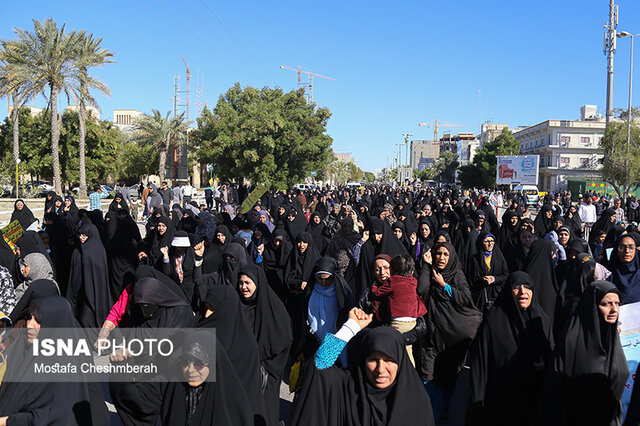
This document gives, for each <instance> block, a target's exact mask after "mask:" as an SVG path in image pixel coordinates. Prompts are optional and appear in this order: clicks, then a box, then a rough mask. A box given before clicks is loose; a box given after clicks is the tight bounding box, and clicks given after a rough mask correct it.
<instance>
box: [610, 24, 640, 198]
mask: <svg viewBox="0 0 640 426" xmlns="http://www.w3.org/2000/svg"><path fill="white" fill-rule="evenodd" d="M638 35H640V34H635V35H633V34H631V33H630V32H628V31H620V32H619V33H617V34H616V37H618V38H622V37H629V38H631V53H630V55H629V109H628V110H627V155H626V156H625V160H624V162H625V165H626V167H625V171H626V173H627V180H629V147H630V146H631V88H632V87H633V39H634V38H635V37H636V36H638ZM625 184H626V186H629V182H625ZM625 189H626V191H629V188H625Z"/></svg>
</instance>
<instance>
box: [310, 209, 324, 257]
mask: <svg viewBox="0 0 640 426" xmlns="http://www.w3.org/2000/svg"><path fill="white" fill-rule="evenodd" d="M316 216H317V217H319V218H320V223H319V224H316V223H315V222H314V221H313V218H314V217H316ZM325 228H326V227H325V224H324V221H323V220H322V215H321V214H320V213H319V212H317V211H316V212H313V213H312V214H311V216H310V218H309V223H308V224H307V232H308V233H310V234H311V237H312V238H313V242H314V243H315V245H316V246H317V247H318V253H324V250H325V249H326V247H327V245H328V244H329V238H328V237H327V232H326V230H325Z"/></svg>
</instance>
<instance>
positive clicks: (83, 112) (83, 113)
mask: <svg viewBox="0 0 640 426" xmlns="http://www.w3.org/2000/svg"><path fill="white" fill-rule="evenodd" d="M101 42H102V38H94V37H93V34H87V33H85V32H84V31H80V32H79V33H78V43H77V45H76V46H75V49H76V51H75V63H74V67H75V68H76V73H75V79H76V85H77V86H76V90H75V93H76V98H77V103H78V119H79V136H78V143H79V149H78V157H79V166H78V167H79V168H80V190H79V195H80V197H86V196H87V176H86V160H85V138H86V133H87V129H86V121H87V108H86V107H87V104H89V105H94V106H97V103H96V100H95V99H94V98H93V96H92V95H91V90H92V89H95V90H98V91H99V92H101V93H103V94H105V95H107V96H111V90H109V87H108V86H107V85H106V84H105V83H103V82H102V81H100V80H99V79H97V78H95V77H92V76H90V75H89V68H91V67H99V66H102V65H104V64H107V63H112V62H113V60H111V57H113V53H112V52H110V51H108V50H107V49H103V48H102V47H101V46H100V43H101Z"/></svg>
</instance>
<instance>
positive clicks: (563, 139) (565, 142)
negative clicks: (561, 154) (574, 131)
mask: <svg viewBox="0 0 640 426" xmlns="http://www.w3.org/2000/svg"><path fill="white" fill-rule="evenodd" d="M569 143H571V136H560V144H561V145H563V146H567V145H569Z"/></svg>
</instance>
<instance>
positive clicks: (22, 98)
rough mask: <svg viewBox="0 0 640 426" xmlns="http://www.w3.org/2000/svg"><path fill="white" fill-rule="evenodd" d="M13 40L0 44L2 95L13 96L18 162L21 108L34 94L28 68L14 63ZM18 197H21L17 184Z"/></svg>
mask: <svg viewBox="0 0 640 426" xmlns="http://www.w3.org/2000/svg"><path fill="white" fill-rule="evenodd" d="M15 47H16V46H15V43H14V42H13V41H3V42H2V44H1V46H0V97H7V98H9V97H11V100H12V102H13V110H12V111H11V124H12V127H13V160H14V162H15V163H16V164H18V160H19V158H20V119H19V117H20V109H21V108H22V106H23V105H24V103H25V102H26V101H27V100H28V99H29V98H31V97H33V96H34V94H35V93H34V91H33V87H32V81H31V75H30V72H29V70H28V69H25V68H23V67H21V66H18V65H15V64H14V63H13V59H12V57H13V55H14V54H15V52H16V49H15ZM15 195H16V197H19V194H18V187H17V186H16V194H15Z"/></svg>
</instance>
